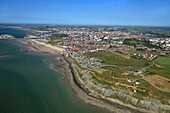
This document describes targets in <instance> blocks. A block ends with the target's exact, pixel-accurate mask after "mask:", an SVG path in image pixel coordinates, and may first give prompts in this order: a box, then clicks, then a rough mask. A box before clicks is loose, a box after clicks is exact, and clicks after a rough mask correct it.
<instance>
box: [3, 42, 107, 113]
mask: <svg viewBox="0 0 170 113" xmlns="http://www.w3.org/2000/svg"><path fill="white" fill-rule="evenodd" d="M20 49H21V47H20V46H17V45H16V42H14V41H12V40H0V56H1V57H0V113H106V111H103V110H101V109H99V108H96V107H93V106H91V105H88V104H85V103H83V102H82V101H81V100H79V99H78V98H77V97H76V95H75V94H74V92H73V91H72V89H71V88H70V87H69V84H68V81H67V80H66V79H63V75H62V74H61V73H59V72H57V71H55V70H53V69H51V68H50V65H51V63H53V62H52V60H50V59H49V58H48V59H47V58H45V57H43V56H42V57H41V56H36V55H30V54H26V53H21V52H20ZM2 56H3V57H2Z"/></svg>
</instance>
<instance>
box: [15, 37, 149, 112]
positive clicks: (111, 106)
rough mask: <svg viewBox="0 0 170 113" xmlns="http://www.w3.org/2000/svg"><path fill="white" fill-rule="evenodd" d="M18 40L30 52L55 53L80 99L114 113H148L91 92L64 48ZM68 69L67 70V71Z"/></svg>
mask: <svg viewBox="0 0 170 113" xmlns="http://www.w3.org/2000/svg"><path fill="white" fill-rule="evenodd" d="M16 41H18V42H20V43H22V44H24V45H26V46H27V44H28V46H29V47H25V48H27V49H28V50H30V51H29V52H30V53H31V52H35V53H36V54H37V53H45V54H47V53H48V54H50V55H54V58H55V60H56V61H60V63H61V65H62V66H61V65H56V67H54V68H55V69H56V68H57V70H58V71H59V72H61V73H62V74H64V77H65V78H66V79H67V80H68V82H69V86H70V87H71V89H72V90H73V91H74V93H75V94H76V96H78V97H79V99H80V100H82V101H83V102H85V103H87V104H90V105H93V106H94V107H97V108H100V109H104V110H107V111H108V112H113V113H123V112H126V113H132V112H133V113H146V112H148V111H146V110H145V109H139V108H135V107H133V106H131V105H127V104H124V103H122V102H119V101H118V100H117V101H116V100H114V99H113V101H111V100H109V99H108V98H105V99H104V98H101V97H99V96H96V95H94V94H90V91H88V89H86V88H85V87H84V84H83V83H81V80H80V78H79V75H78V72H77V70H76V69H75V67H74V65H73V64H72V63H71V61H68V60H67V59H65V58H64V57H63V56H62V55H60V53H61V50H62V51H63V49H62V48H60V49H59V47H56V48H55V47H54V46H51V45H47V44H44V43H41V42H38V41H36V40H30V39H16ZM38 55H39V54H38ZM65 70H67V71H65Z"/></svg>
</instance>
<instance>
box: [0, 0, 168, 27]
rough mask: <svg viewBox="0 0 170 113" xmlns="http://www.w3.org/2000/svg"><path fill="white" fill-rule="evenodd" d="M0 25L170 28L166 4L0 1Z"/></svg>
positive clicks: (163, 0) (160, 0) (144, 0)
mask: <svg viewBox="0 0 170 113" xmlns="http://www.w3.org/2000/svg"><path fill="white" fill-rule="evenodd" d="M0 23H32V24H64V25H67V24H68V25H141V26H170V0H0Z"/></svg>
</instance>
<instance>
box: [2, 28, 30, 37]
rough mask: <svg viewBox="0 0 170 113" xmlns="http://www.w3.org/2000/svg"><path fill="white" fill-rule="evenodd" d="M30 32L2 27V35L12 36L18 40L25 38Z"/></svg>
mask: <svg viewBox="0 0 170 113" xmlns="http://www.w3.org/2000/svg"><path fill="white" fill-rule="evenodd" d="M26 33H28V31H26V30H21V29H16V28H9V27H0V35H3V34H10V35H13V36H15V37H16V38H23V37H24V36H25V35H26Z"/></svg>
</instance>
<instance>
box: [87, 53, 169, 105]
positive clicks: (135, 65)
mask: <svg viewBox="0 0 170 113" xmlns="http://www.w3.org/2000/svg"><path fill="white" fill-rule="evenodd" d="M134 53H136V54H140V55H142V54H146V53H147V54H149V55H150V54H154V53H149V52H144V51H127V52H124V53H123V54H121V53H117V52H107V51H97V52H89V53H85V54H84V55H85V56H86V57H95V58H98V59H100V60H101V62H102V63H104V64H106V66H104V67H100V68H97V69H95V70H92V71H93V73H95V78H96V76H97V77H98V78H101V79H100V80H99V81H100V82H101V81H102V82H103V83H104V82H108V83H110V82H111V83H113V84H114V83H120V84H121V85H118V86H115V87H117V88H119V87H120V88H123V87H124V88H125V89H126V90H129V91H133V90H134V89H133V86H134V83H132V82H127V79H130V80H138V81H139V82H140V84H139V85H138V89H139V90H137V93H134V94H133V96H135V97H136V98H139V99H143V97H150V98H157V99H159V100H161V101H162V102H163V103H168V101H169V99H170V98H169V97H170V93H169V92H164V91H161V90H159V89H157V88H156V87H154V86H152V85H151V84H150V81H147V80H146V79H145V78H146V77H149V76H150V75H159V76H162V77H165V79H166V78H170V57H166V56H158V58H156V59H155V60H153V61H150V60H147V59H144V58H140V59H138V58H134V57H132V56H133V54H134ZM157 55H158V54H157ZM129 56H130V57H129ZM142 69H144V70H145V71H144V72H143V73H142V74H143V77H144V78H143V77H141V76H135V75H133V74H129V75H122V73H124V72H132V73H133V72H134V73H135V72H138V71H139V70H142ZM101 71H102V73H101ZM162 79H163V78H162ZM122 84H123V85H122ZM162 84H164V85H165V86H164V85H163V86H161V87H162V88H163V87H164V88H165V87H169V86H167V85H169V84H167V83H162ZM156 85H157V84H156ZM129 86H132V87H130V88H129ZM124 88H123V89H124ZM141 90H145V91H141Z"/></svg>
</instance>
